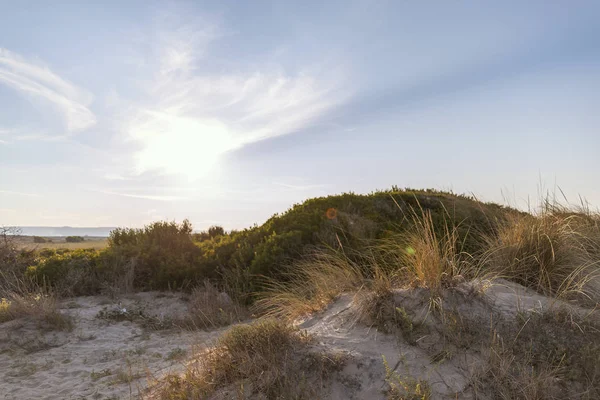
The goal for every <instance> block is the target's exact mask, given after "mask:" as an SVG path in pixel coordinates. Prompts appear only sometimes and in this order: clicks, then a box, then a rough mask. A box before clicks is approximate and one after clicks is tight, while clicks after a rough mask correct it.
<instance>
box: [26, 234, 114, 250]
mask: <svg viewBox="0 0 600 400" xmlns="http://www.w3.org/2000/svg"><path fill="white" fill-rule="evenodd" d="M44 239H46V240H47V241H48V242H47V243H34V242H33V236H19V238H18V239H17V243H18V244H19V247H21V248H23V249H29V250H33V249H38V250H42V249H69V250H76V249H103V248H105V247H106V246H107V244H108V238H105V237H95V236H87V237H85V238H84V239H85V240H84V241H83V242H79V243H67V242H66V240H65V236H44Z"/></svg>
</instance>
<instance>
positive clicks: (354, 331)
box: [299, 280, 590, 400]
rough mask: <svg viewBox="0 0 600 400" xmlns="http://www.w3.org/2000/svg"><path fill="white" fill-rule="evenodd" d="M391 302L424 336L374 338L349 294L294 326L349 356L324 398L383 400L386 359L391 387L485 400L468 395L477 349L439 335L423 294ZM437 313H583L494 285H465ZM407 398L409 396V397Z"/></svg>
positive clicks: (483, 316)
mask: <svg viewBox="0 0 600 400" xmlns="http://www.w3.org/2000/svg"><path fill="white" fill-rule="evenodd" d="M394 297H395V299H396V304H398V305H399V306H401V307H403V308H404V309H405V310H406V312H407V313H408V314H409V315H410V316H411V318H413V321H421V322H422V323H423V324H424V325H426V326H427V329H426V333H423V334H420V335H416V336H417V337H416V343H408V342H407V341H406V340H404V339H402V338H400V339H399V338H398V336H395V335H388V334H383V333H381V332H378V331H377V329H375V328H373V327H371V328H370V327H368V326H365V325H364V324H361V323H359V322H358V321H357V301H356V299H357V298H356V296H355V295H344V296H341V297H340V298H339V299H337V300H336V301H335V302H334V303H333V304H332V305H331V306H330V307H329V308H328V309H327V310H326V311H325V312H324V313H322V314H320V315H316V316H314V317H312V318H309V319H307V320H305V321H302V322H301V323H300V324H299V327H300V328H301V329H306V330H307V331H308V333H310V334H311V335H313V337H315V338H316V340H317V341H318V345H319V347H320V348H321V349H324V350H325V351H329V352H342V353H346V354H348V355H349V356H350V357H349V359H348V360H349V361H348V362H347V364H346V366H345V367H344V369H343V371H342V372H341V374H339V375H338V376H337V378H336V379H334V381H333V382H331V383H330V384H331V387H330V388H329V393H328V395H327V398H330V399H339V400H342V399H386V398H387V397H386V390H387V388H388V384H387V382H386V378H390V376H389V375H386V370H385V367H384V363H383V359H384V358H385V360H386V362H387V364H388V366H389V368H390V370H391V373H392V375H393V378H392V381H394V382H395V383H396V384H400V385H407V386H411V385H414V384H415V383H417V382H419V381H422V382H426V383H427V385H428V386H429V388H430V389H431V396H432V397H431V398H432V399H474V398H478V399H486V398H487V397H486V395H485V394H483V393H477V396H475V393H473V391H472V390H471V387H470V382H471V381H472V378H473V376H474V375H475V374H476V373H477V372H478V371H479V370H480V369H481V367H482V366H483V364H484V363H485V355H484V354H483V353H482V349H479V348H477V347H476V346H473V345H470V346H469V345H468V344H467V346H466V347H465V348H457V347H456V346H453V345H451V344H449V343H447V342H446V341H444V340H443V337H442V330H443V329H442V328H441V327H440V326H439V322H436V321H439V320H435V319H433V318H431V317H430V313H431V307H432V305H431V303H430V302H429V297H428V295H427V294H426V293H424V292H423V291H419V290H418V289H417V290H412V289H411V290H403V289H402V290H396V291H395V293H394ZM443 298H444V302H445V303H446V304H444V308H445V309H447V310H453V311H454V312H456V313H457V314H456V315H462V316H467V317H468V318H469V320H470V321H474V320H477V321H480V323H481V324H483V325H481V326H486V325H485V324H488V325H487V326H489V323H490V321H492V320H498V319H499V318H506V319H507V320H514V319H515V317H516V315H517V313H525V314H527V313H532V312H545V311H549V310H552V309H559V308H560V309H565V308H568V309H569V310H570V311H572V312H575V313H578V312H580V313H581V314H582V315H589V313H590V310H585V309H580V308H577V307H573V306H571V305H569V304H567V303H564V302H561V301H559V300H556V299H550V298H548V297H544V296H541V295H539V294H537V293H536V292H534V291H532V290H529V289H526V288H524V287H522V286H520V285H518V284H514V283H512V282H508V281H504V280H498V281H496V282H494V283H493V284H491V283H489V282H470V283H464V284H462V285H460V286H459V287H458V288H456V289H454V290H451V291H447V292H446V293H445V294H444V296H443ZM411 398H412V397H411Z"/></svg>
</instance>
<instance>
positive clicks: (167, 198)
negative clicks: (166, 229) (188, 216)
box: [92, 190, 185, 201]
mask: <svg viewBox="0 0 600 400" xmlns="http://www.w3.org/2000/svg"><path fill="white" fill-rule="evenodd" d="M92 191H93V192H97V193H103V194H110V195H114V196H122V197H130V198H134V199H144V200H155V201H178V200H185V197H180V196H164V195H154V194H137V193H120V192H113V191H109V190H92Z"/></svg>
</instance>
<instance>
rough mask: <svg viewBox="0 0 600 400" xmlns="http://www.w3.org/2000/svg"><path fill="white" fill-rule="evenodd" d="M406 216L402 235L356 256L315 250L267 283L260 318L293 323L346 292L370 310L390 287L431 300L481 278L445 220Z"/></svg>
mask: <svg viewBox="0 0 600 400" xmlns="http://www.w3.org/2000/svg"><path fill="white" fill-rule="evenodd" d="M408 217H409V218H408V219H407V220H408V224H409V227H408V228H407V229H405V230H404V232H403V233H401V234H395V235H393V236H390V237H387V238H384V239H378V240H374V241H372V242H371V243H370V244H369V245H367V246H365V247H364V248H363V249H361V250H359V251H353V252H350V251H347V252H346V251H345V250H344V249H341V250H332V249H330V248H329V249H326V250H319V251H315V252H314V253H312V254H311V255H310V256H308V257H306V258H305V259H304V260H302V261H300V262H298V263H296V264H294V265H292V266H291V267H290V272H289V273H288V274H287V280H284V281H281V280H278V281H274V280H272V281H268V282H267V285H266V290H265V291H264V292H262V293H261V294H260V295H259V299H258V301H257V302H256V303H255V306H256V308H257V309H258V311H259V313H262V314H267V315H270V316H274V317H283V318H288V319H294V318H297V317H299V316H302V315H306V314H310V313H313V312H316V311H319V310H322V309H323V308H324V307H326V306H327V305H328V304H329V303H330V302H331V301H332V300H333V299H334V298H336V297H337V296H339V295H340V294H341V293H344V292H360V294H361V296H360V298H361V299H363V300H366V302H365V303H368V304H370V305H369V306H366V308H368V309H371V308H373V307H371V305H375V306H376V305H377V304H379V303H380V302H381V300H382V299H385V298H387V297H389V295H390V293H391V290H392V289H394V288H398V287H406V286H418V287H425V288H428V289H430V290H431V292H432V295H434V294H436V293H438V292H439V290H441V289H442V288H443V287H446V286H448V285H452V284H454V283H456V282H458V281H462V277H466V278H474V277H476V276H479V274H480V273H481V270H480V269H479V267H478V264H477V262H476V260H475V259H474V257H472V256H471V255H469V254H467V253H465V252H462V251H461V243H460V240H459V233H458V227H456V226H451V225H450V223H448V222H447V221H448V220H449V219H447V220H444V222H443V226H442V227H440V226H436V225H435V223H434V220H433V218H432V215H431V212H429V211H425V210H423V209H418V210H417V209H410V212H409V216H408ZM440 228H441V229H440ZM440 231H441V233H440ZM363 294H364V295H363ZM375 308H378V307H375Z"/></svg>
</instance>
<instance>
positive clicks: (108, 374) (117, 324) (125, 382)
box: [0, 292, 220, 399]
mask: <svg viewBox="0 0 600 400" xmlns="http://www.w3.org/2000/svg"><path fill="white" fill-rule="evenodd" d="M123 309H125V310H127V309H129V310H130V311H131V310H144V313H145V314H148V315H155V316H157V317H158V318H160V317H162V316H165V315H169V316H175V315H177V314H183V313H185V310H186V305H185V302H184V301H183V300H182V298H181V297H180V296H179V295H176V294H170V293H166V294H165V293H157V292H148V293H138V294H135V295H131V296H128V297H127V298H123V299H120V300H110V299H108V298H106V297H101V296H90V297H77V298H73V299H69V300H67V301H64V302H62V303H61V312H62V313H65V314H68V315H71V316H72V317H73V318H74V322H75V325H74V329H73V330H72V331H71V332H56V331H55V332H44V331H42V330H40V329H39V327H38V326H37V325H36V323H35V322H33V321H26V320H13V321H9V322H6V323H4V324H1V325H0V397H1V398H4V399H129V398H136V397H137V394H138V393H139V390H140V389H142V388H144V387H145V386H146V385H147V384H148V382H149V381H151V380H152V378H154V377H159V376H161V375H162V374H164V373H167V372H174V371H178V370H180V369H181V368H183V366H182V360H183V359H185V358H186V355H189V354H191V352H192V349H193V348H195V347H196V346H199V347H202V346H205V345H207V344H208V343H210V342H211V341H212V340H213V339H214V338H216V337H217V336H218V335H219V334H220V331H212V332H203V331H194V332H190V331H185V330H180V329H170V330H152V329H149V328H144V327H142V326H140V324H138V323H137V322H131V321H127V320H125V321H114V320H106V319H102V318H98V317H97V316H98V314H99V313H100V312H101V311H103V310H104V311H108V312H112V313H118V312H120V311H122V310H123Z"/></svg>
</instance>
